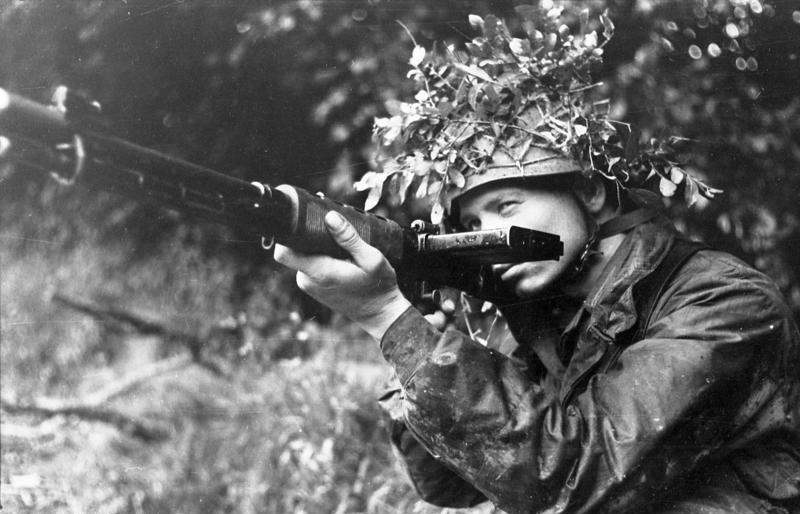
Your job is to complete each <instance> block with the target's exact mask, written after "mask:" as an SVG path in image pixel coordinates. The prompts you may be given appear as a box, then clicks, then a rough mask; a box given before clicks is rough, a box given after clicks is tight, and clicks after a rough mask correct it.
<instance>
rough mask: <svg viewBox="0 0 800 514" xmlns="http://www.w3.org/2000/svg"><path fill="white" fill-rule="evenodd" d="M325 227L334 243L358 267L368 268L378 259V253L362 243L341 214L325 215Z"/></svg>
mask: <svg viewBox="0 0 800 514" xmlns="http://www.w3.org/2000/svg"><path fill="white" fill-rule="evenodd" d="M325 225H326V226H327V227H328V232H330V234H331V236H332V237H333V239H334V241H336V243H337V244H338V245H339V246H341V247H342V248H343V249H344V250H346V251H347V253H349V254H350V256H351V257H352V258H353V260H354V261H355V263H356V264H357V265H358V266H359V267H361V268H369V267H371V266H372V265H374V264H375V259H376V258H379V256H380V252H378V250H376V249H375V248H373V247H371V246H370V245H368V244H367V243H366V242H364V240H363V239H361V237H360V236H359V235H358V232H356V229H355V228H354V227H353V225H351V224H350V223H349V222H348V221H347V220H346V219H344V217H343V216H342V215H341V214H339V213H338V212H336V211H329V212H328V213H327V214H326V215H325ZM376 253H377V255H376Z"/></svg>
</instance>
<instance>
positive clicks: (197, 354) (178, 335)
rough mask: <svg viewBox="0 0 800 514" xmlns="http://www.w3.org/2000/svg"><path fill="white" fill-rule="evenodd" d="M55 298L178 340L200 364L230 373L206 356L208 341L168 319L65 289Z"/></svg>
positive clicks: (80, 309) (217, 372)
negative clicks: (98, 301) (150, 317)
mask: <svg viewBox="0 0 800 514" xmlns="http://www.w3.org/2000/svg"><path fill="white" fill-rule="evenodd" d="M52 300H53V301H54V302H56V303H60V304H62V305H64V306H66V307H69V308H70V309H74V310H76V311H78V312H82V313H84V314H87V315H89V316H91V317H93V318H96V319H98V320H100V321H102V322H111V323H117V324H121V325H125V326H127V327H128V328H130V329H132V330H135V331H136V332H138V333H140V334H142V335H154V336H158V337H161V338H163V339H164V340H165V341H168V342H175V343H178V344H180V345H182V346H184V347H186V348H187V349H188V350H189V352H190V353H191V354H192V360H194V361H195V362H196V363H197V364H199V365H200V366H203V367H204V368H206V369H208V370H209V371H211V372H212V373H214V374H215V375H217V376H224V375H225V374H226V373H225V371H224V370H223V369H222V368H220V366H218V365H217V364H216V363H214V362H211V361H209V360H208V359H205V358H203V356H202V352H201V350H202V348H203V346H204V343H205V341H204V340H203V339H202V338H200V337H198V336H197V335H195V334H190V333H187V332H181V331H179V330H176V329H173V328H171V327H169V326H168V325H167V324H166V323H163V322H158V321H152V320H148V319H145V318H144V317H143V316H140V315H138V314H134V313H132V312H128V311H124V310H122V309H115V308H113V307H103V306H100V305H97V304H95V303H92V302H87V301H85V300H79V299H76V298H70V297H68V296H66V295H63V294H61V293H56V294H54V295H53V298H52Z"/></svg>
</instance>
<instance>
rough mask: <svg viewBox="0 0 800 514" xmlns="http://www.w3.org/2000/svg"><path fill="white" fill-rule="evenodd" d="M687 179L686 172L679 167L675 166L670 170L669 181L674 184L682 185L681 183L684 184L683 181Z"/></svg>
mask: <svg viewBox="0 0 800 514" xmlns="http://www.w3.org/2000/svg"><path fill="white" fill-rule="evenodd" d="M685 177H686V172H685V171H683V170H682V169H680V168H679V167H677V166H673V167H672V168H670V170H669V179H670V180H671V181H672V182H673V183H675V184H680V183H681V182H683V179H684V178H685Z"/></svg>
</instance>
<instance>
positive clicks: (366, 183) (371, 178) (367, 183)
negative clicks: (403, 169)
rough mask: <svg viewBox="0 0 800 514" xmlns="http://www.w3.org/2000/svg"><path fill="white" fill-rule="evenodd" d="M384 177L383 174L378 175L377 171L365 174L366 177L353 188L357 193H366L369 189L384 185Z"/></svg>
mask: <svg viewBox="0 0 800 514" xmlns="http://www.w3.org/2000/svg"><path fill="white" fill-rule="evenodd" d="M384 178H385V177H384V175H383V174H382V173H378V172H376V171H368V172H366V173H364V176H362V177H361V179H360V180H359V181H358V182H356V183H355V184H353V187H354V188H355V190H356V191H366V190H367V189H371V188H373V187H375V186H376V185H378V184H381V183H383V180H384Z"/></svg>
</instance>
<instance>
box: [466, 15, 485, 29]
mask: <svg viewBox="0 0 800 514" xmlns="http://www.w3.org/2000/svg"><path fill="white" fill-rule="evenodd" d="M469 24H470V25H472V26H473V27H474V28H476V29H482V28H483V18H481V17H480V16H478V15H477V14H470V15H469Z"/></svg>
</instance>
